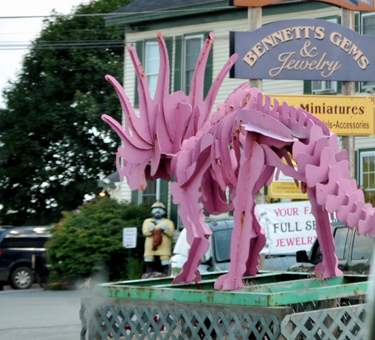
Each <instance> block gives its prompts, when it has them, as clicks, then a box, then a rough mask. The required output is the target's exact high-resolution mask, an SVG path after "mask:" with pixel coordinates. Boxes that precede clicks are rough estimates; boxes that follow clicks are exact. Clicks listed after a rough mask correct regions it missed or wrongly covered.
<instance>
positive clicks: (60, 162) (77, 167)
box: [0, 0, 130, 225]
mask: <svg viewBox="0 0 375 340" xmlns="http://www.w3.org/2000/svg"><path fill="white" fill-rule="evenodd" d="M129 2H130V0H96V1H95V0H93V1H91V3H90V4H88V5H80V6H78V7H77V8H76V10H75V14H90V13H110V12H112V11H114V10H116V9H118V8H120V7H122V6H124V5H126V4H127V3H129ZM123 40H124V30H123V27H117V26H115V27H105V24H104V20H103V18H102V17H101V16H92V17H70V18H67V17H54V18H50V19H47V20H45V22H44V28H43V30H42V32H41V35H40V37H39V38H37V39H36V40H35V41H34V42H33V44H32V48H31V50H30V52H29V53H28V54H27V55H26V56H25V57H24V60H23V66H22V70H21V72H20V74H19V75H18V77H17V80H16V81H15V82H14V83H11V84H9V86H8V87H7V89H6V90H5V91H4V93H3V96H4V99H5V103H6V109H3V110H0V204H1V205H2V206H3V208H2V210H0V222H1V223H2V224H13V225H27V224H46V223H52V222H56V221H58V220H59V219H60V218H61V211H70V210H74V209H75V208H76V207H77V206H78V205H80V204H81V203H82V202H83V200H84V197H85V195H87V194H89V195H90V194H91V195H96V194H98V192H99V188H98V187H97V180H98V179H99V178H100V177H104V175H107V174H110V173H111V172H113V171H114V170H115V157H114V154H115V151H116V147H117V146H118V140H117V137H116V136H115V134H114V133H113V132H112V131H111V129H110V128H109V127H108V126H107V124H105V123H104V122H102V120H101V115H102V114H103V113H107V114H109V115H111V116H115V117H117V119H121V118H120V115H121V109H120V108H119V105H118V100H117V98H116V94H115V91H114V90H113V88H112V86H111V85H110V84H109V83H107V82H106V81H105V80H104V76H105V75H106V74H111V75H113V76H115V77H116V78H118V79H122V73H123V55H124V46H123V45H124V42H123Z"/></svg>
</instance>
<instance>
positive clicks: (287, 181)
mask: <svg viewBox="0 0 375 340" xmlns="http://www.w3.org/2000/svg"><path fill="white" fill-rule="evenodd" d="M268 198H291V199H308V197H307V194H304V193H302V191H301V186H298V187H297V185H296V183H295V182H294V178H292V177H289V176H285V175H284V174H283V173H282V172H281V171H280V173H279V174H278V176H277V173H276V171H275V173H274V175H273V181H272V182H271V184H270V185H269V186H268Z"/></svg>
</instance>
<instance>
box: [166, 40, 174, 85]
mask: <svg viewBox="0 0 375 340" xmlns="http://www.w3.org/2000/svg"><path fill="white" fill-rule="evenodd" d="M164 40H165V45H166V46H167V50H168V58H169V69H170V71H171V73H170V75H169V77H170V79H169V83H170V84H172V58H173V40H172V38H171V37H168V38H165V39H164ZM171 90H172V88H170V90H169V91H171Z"/></svg>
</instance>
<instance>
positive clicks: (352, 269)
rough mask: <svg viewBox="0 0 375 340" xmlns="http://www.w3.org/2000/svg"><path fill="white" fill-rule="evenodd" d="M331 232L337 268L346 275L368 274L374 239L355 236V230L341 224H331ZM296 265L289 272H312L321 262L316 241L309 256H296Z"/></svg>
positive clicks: (301, 254)
mask: <svg viewBox="0 0 375 340" xmlns="http://www.w3.org/2000/svg"><path fill="white" fill-rule="evenodd" d="M332 232H333V237H334V241H335V247H336V249H335V253H336V256H337V258H338V261H339V264H338V267H339V268H340V269H341V270H342V271H343V272H344V273H347V274H368V273H369V270H370V263H371V255H372V251H373V248H374V239H372V238H369V237H366V236H364V235H357V233H356V228H353V229H350V228H349V227H347V226H344V225H343V224H342V223H341V222H333V223H332ZM296 260H297V263H296V264H293V265H292V266H291V267H290V268H289V269H288V270H289V271H303V272H310V271H313V270H314V268H315V265H316V264H318V263H320V262H321V261H322V251H321V249H320V245H319V242H318V240H315V242H314V244H313V245H312V248H311V250H310V252H309V255H307V253H306V252H305V251H298V252H297V254H296Z"/></svg>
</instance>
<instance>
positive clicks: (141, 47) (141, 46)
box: [134, 41, 144, 108]
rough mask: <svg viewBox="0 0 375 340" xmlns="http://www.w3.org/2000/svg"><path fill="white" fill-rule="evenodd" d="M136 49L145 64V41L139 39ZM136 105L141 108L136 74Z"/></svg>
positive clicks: (140, 59)
mask: <svg viewBox="0 0 375 340" xmlns="http://www.w3.org/2000/svg"><path fill="white" fill-rule="evenodd" d="M135 50H136V51H137V54H138V58H139V61H140V62H141V64H142V65H143V60H144V57H143V55H144V42H143V41H137V42H136V43H135ZM134 91H135V92H134V107H135V108H139V97H138V79H137V76H136V79H135V87H134Z"/></svg>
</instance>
